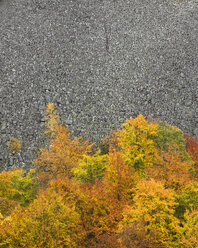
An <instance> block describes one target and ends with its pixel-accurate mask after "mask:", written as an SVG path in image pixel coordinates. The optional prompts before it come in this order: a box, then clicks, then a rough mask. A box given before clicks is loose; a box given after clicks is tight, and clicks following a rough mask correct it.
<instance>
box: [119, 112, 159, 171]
mask: <svg viewBox="0 0 198 248" xmlns="http://www.w3.org/2000/svg"><path fill="white" fill-rule="evenodd" d="M123 127H124V128H123V129H122V130H118V131H117V132H116V133H115V135H116V136H117V139H118V147H119V148H120V153H121V156H122V158H123V160H124V163H125V164H127V165H128V166H129V167H131V168H134V169H135V170H136V171H139V173H140V174H142V173H143V174H144V169H145V168H147V167H152V166H153V163H154V162H155V161H156V160H157V150H156V148H155V145H154V142H153V140H152V139H153V137H155V136H157V128H158V124H155V123H148V122H147V121H146V119H145V118H144V117H143V116H142V115H139V116H138V117H137V118H135V119H132V118H130V119H128V120H127V121H126V123H124V124H123Z"/></svg>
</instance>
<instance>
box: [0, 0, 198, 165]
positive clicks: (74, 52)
mask: <svg viewBox="0 0 198 248" xmlns="http://www.w3.org/2000/svg"><path fill="white" fill-rule="evenodd" d="M197 55H198V2H197V0H192V1H191V0H189V1H188V0H181V1H179V0H6V1H5V0H4V1H1V3H0V167H1V169H5V168H11V166H13V165H14V164H16V163H19V165H20V166H22V167H23V166H25V167H28V166H31V165H30V164H29V161H31V160H32V158H34V157H35V156H36V151H37V150H38V148H39V147H41V146H42V145H43V144H44V136H43V126H44V110H45V108H46V106H47V103H48V102H53V103H54V104H55V106H56V109H57V111H58V113H59V115H60V117H61V119H62V121H63V123H64V124H66V125H67V126H68V127H69V129H70V131H71V133H72V134H73V135H74V136H80V135H82V136H84V137H85V138H88V137H89V138H90V139H91V140H92V141H94V140H99V139H100V138H101V137H100V136H105V135H106V134H107V133H108V132H109V130H110V129H115V128H117V127H120V124H121V123H123V122H124V121H125V120H126V118H128V117H129V116H132V117H136V116H137V115H138V114H139V113H142V114H143V115H145V116H152V117H154V118H160V119H161V120H164V121H167V122H169V123H170V124H172V125H177V126H178V127H180V128H181V129H182V130H183V131H184V132H189V133H191V134H193V135H194V136H195V137H196V138H198V101H197V99H198V69H197V65H198V56H197ZM10 137H16V138H18V139H20V140H21V141H22V152H21V153H20V154H19V155H18V156H17V157H14V156H11V155H10V154H9V153H8V150H7V142H8V140H9V139H10Z"/></svg>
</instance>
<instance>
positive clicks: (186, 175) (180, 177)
mask: <svg viewBox="0 0 198 248" xmlns="http://www.w3.org/2000/svg"><path fill="white" fill-rule="evenodd" d="M192 168H193V164H192V162H191V161H186V160H184V156H183V155H182V154H181V153H178V150H177V149H172V148H171V147H169V150H168V151H161V152H160V157H159V160H158V163H157V164H155V167H153V168H148V169H147V170H146V171H147V174H148V175H149V176H150V177H153V178H155V179H156V180H159V181H162V182H163V183H164V185H165V187H166V188H171V189H174V190H175V191H176V192H181V191H182V190H183V189H185V188H186V187H187V186H188V185H189V184H191V169H192Z"/></svg>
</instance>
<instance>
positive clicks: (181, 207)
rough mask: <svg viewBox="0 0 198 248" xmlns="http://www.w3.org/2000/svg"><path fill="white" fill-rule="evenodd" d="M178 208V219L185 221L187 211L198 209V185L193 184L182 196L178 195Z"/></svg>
mask: <svg viewBox="0 0 198 248" xmlns="http://www.w3.org/2000/svg"><path fill="white" fill-rule="evenodd" d="M176 202H177V203H178V206H177V207H176V212H175V215H176V217H177V218H179V219H181V220H183V219H184V214H185V212H186V210H189V211H190V210H191V209H192V208H193V209H198V184H197V183H195V184H192V185H191V186H189V187H188V188H186V189H185V190H184V191H183V192H182V193H181V194H180V195H176Z"/></svg>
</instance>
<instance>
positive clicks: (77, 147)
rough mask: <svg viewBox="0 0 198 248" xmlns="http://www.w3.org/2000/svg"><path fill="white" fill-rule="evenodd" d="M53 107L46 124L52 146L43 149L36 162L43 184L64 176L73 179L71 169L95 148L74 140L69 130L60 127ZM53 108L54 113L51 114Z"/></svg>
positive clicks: (77, 139) (79, 139)
mask: <svg viewBox="0 0 198 248" xmlns="http://www.w3.org/2000/svg"><path fill="white" fill-rule="evenodd" d="M51 105H52V104H50V105H49V106H50V108H49V106H48V108H47V116H48V117H47V124H46V127H47V133H48V134H50V137H51V140H50V146H49V148H43V149H41V150H40V152H39V154H38V157H37V159H35V160H34V164H35V165H36V166H37V169H38V171H39V174H38V175H39V176H38V177H39V180H40V181H42V182H45V181H46V182H48V181H49V180H50V179H54V178H58V177H62V176H63V177H65V176H69V177H71V176H72V175H73V172H72V170H71V169H72V168H74V167H75V166H76V165H77V162H78V161H79V159H82V158H83V156H84V155H87V154H88V153H90V152H91V148H92V146H93V145H92V144H91V145H90V144H89V142H88V141H83V140H82V137H79V138H74V139H72V138H71V136H70V132H69V130H68V129H67V128H66V127H64V126H61V125H59V121H58V120H59V118H58V117H56V113H55V112H54V109H53V108H52V107H51ZM52 106H53V105H52ZM51 108H52V109H53V111H52V112H50V111H51ZM48 112H50V113H51V114H48ZM54 115H55V116H54ZM48 123H49V124H48Z"/></svg>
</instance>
